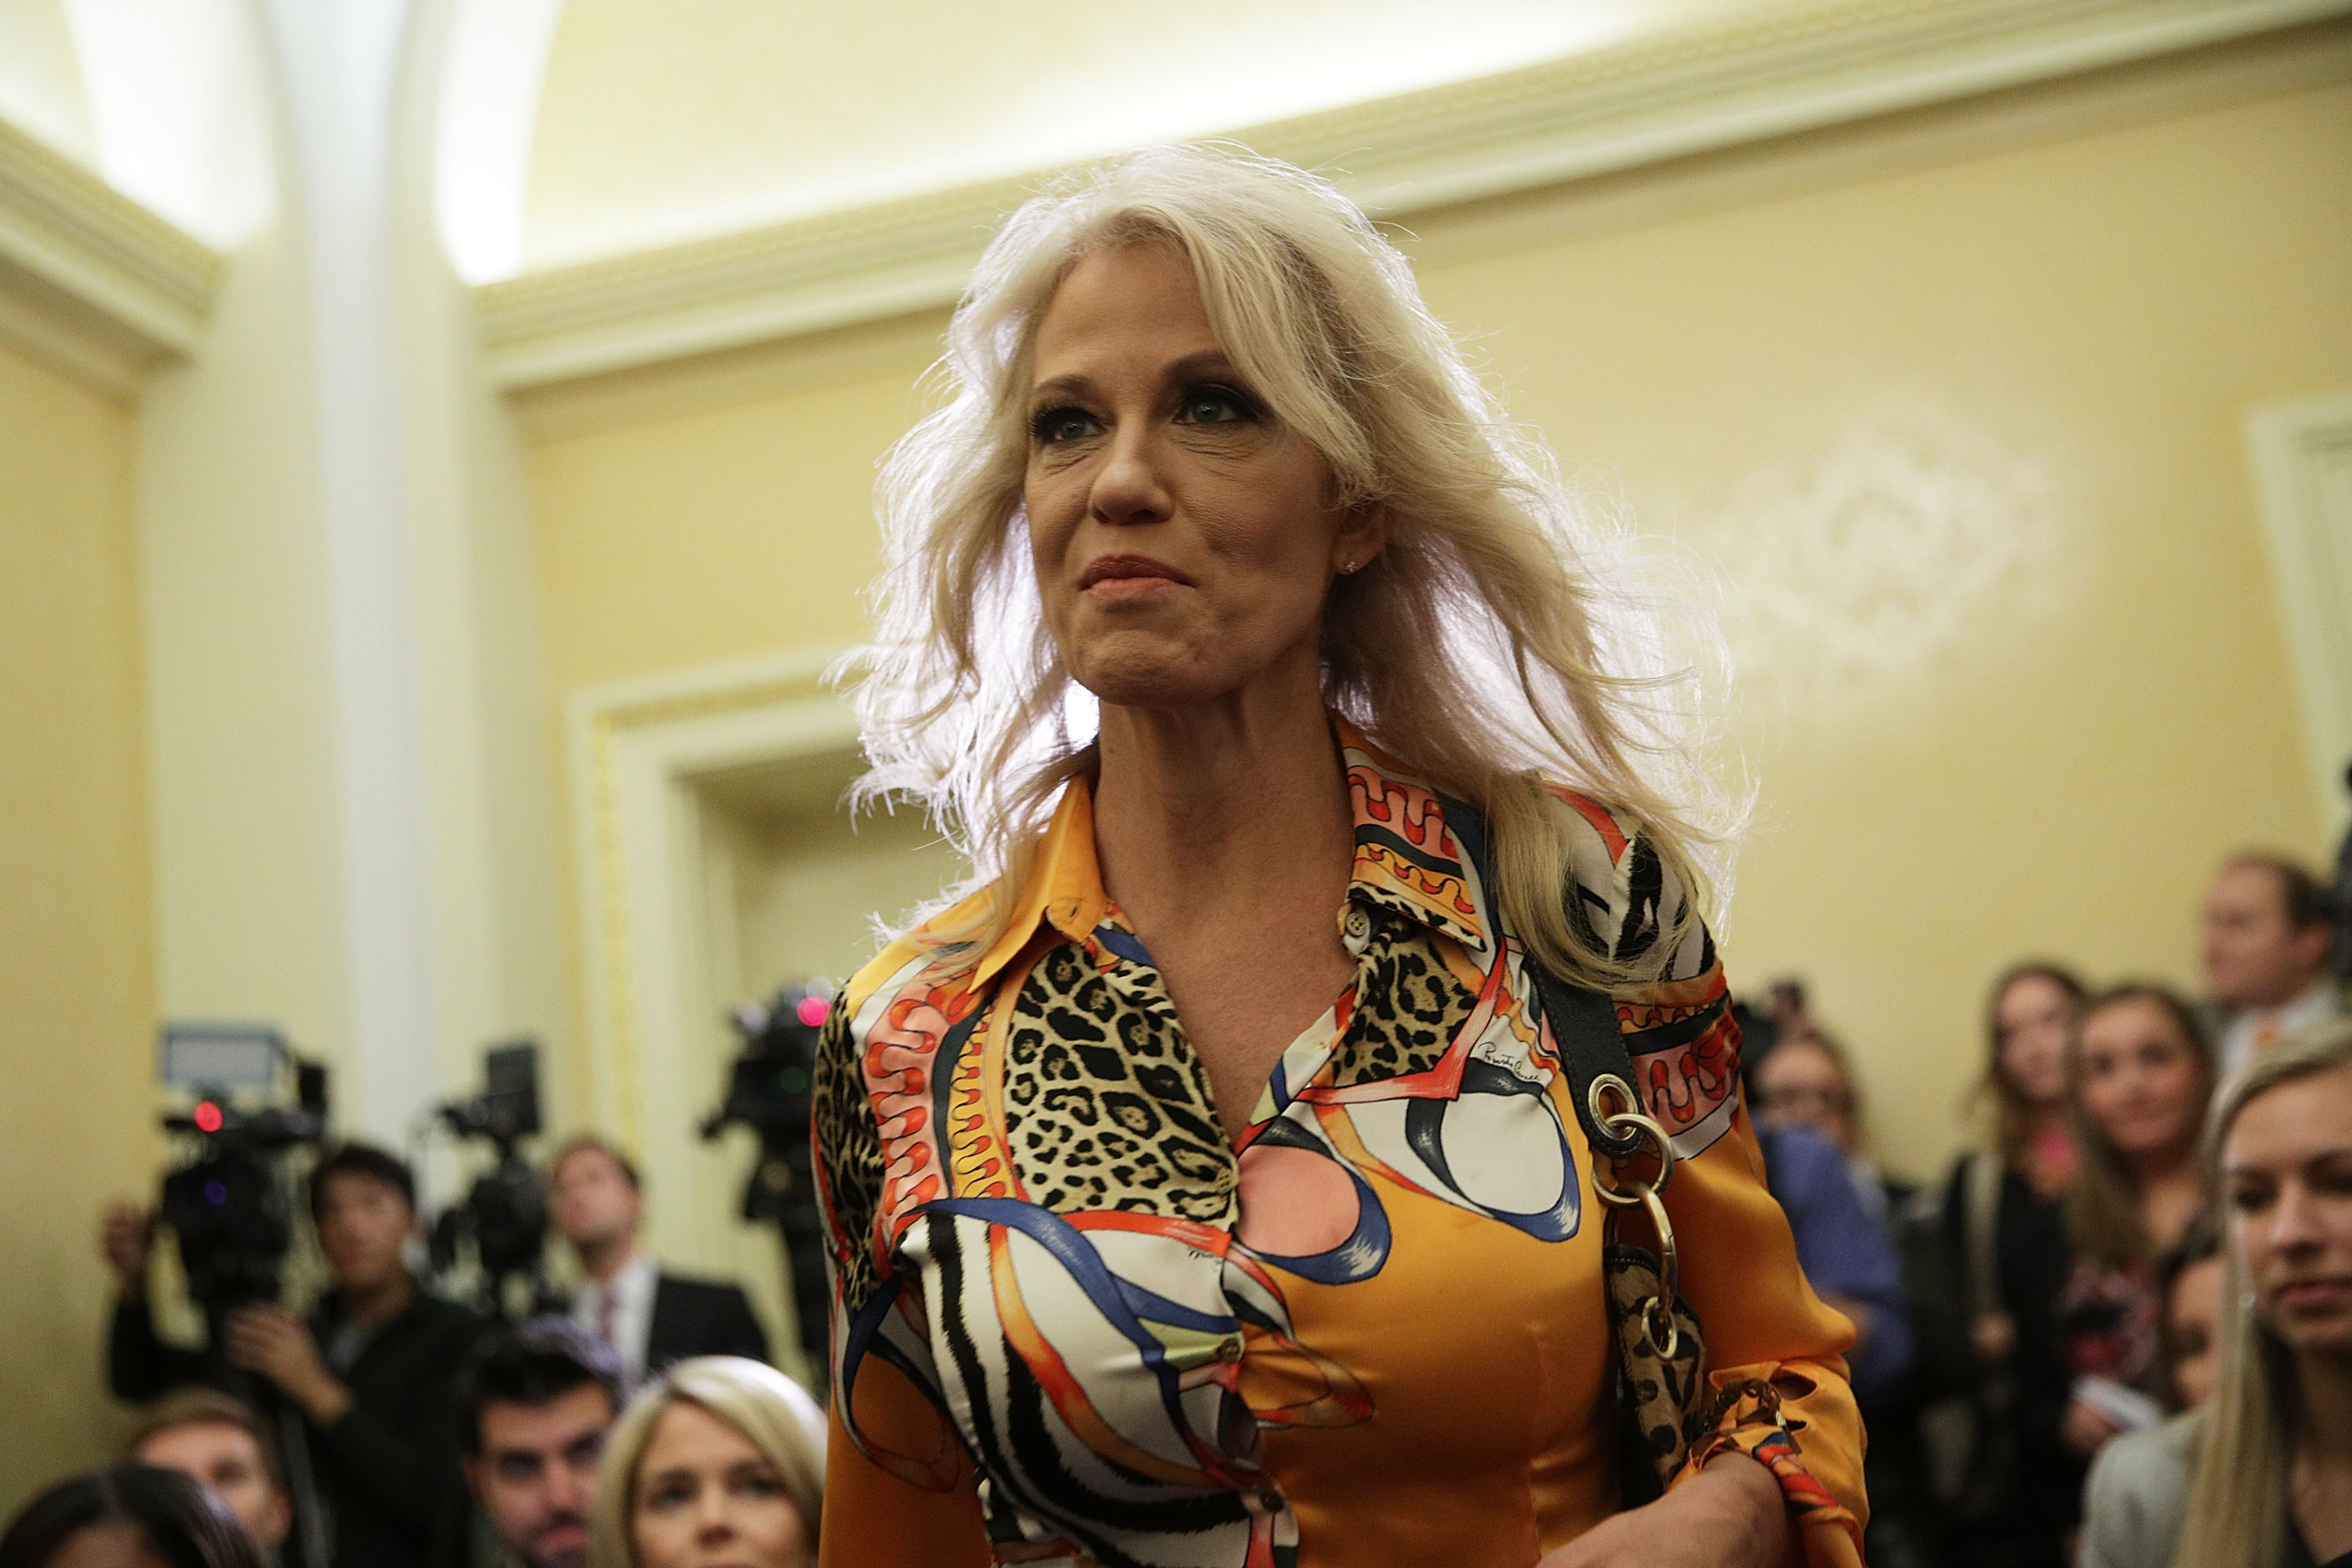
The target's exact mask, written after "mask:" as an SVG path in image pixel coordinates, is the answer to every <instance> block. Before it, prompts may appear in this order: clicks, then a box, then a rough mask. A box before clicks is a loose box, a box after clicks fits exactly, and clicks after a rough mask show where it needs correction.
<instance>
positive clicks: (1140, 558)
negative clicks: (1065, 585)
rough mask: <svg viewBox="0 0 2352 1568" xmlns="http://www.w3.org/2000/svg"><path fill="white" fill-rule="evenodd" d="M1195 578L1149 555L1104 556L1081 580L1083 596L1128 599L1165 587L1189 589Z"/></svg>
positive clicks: (1079, 580)
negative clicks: (1085, 594)
mask: <svg viewBox="0 0 2352 1568" xmlns="http://www.w3.org/2000/svg"><path fill="white" fill-rule="evenodd" d="M1191 584H1192V579H1191V578H1190V577H1187V576H1185V575H1184V574H1183V573H1181V572H1179V571H1178V570H1176V568H1175V567H1173V566H1171V565H1169V564H1168V563H1166V562H1164V561H1154V560H1153V559H1152V558H1151V557H1150V556H1149V555H1102V556H1097V557H1096V558H1095V559H1094V560H1093V561H1090V562H1088V563H1087V569H1086V571H1085V573H1084V574H1082V575H1081V576H1080V577H1079V578H1078V588H1079V590H1080V591H1081V592H1083V593H1088V594H1092V595H1095V596H1096V597H1097V598H1103V599H1129V598H1134V597H1136V596H1137V595H1143V594H1151V593H1157V592H1159V591H1160V590H1161V589H1164V588H1177V587H1188V586H1190V585H1191Z"/></svg>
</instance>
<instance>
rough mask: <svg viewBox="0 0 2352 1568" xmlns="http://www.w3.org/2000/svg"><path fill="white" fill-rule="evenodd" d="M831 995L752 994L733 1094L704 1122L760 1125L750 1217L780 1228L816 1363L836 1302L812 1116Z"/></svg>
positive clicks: (739, 1021) (799, 987)
mask: <svg viewBox="0 0 2352 1568" xmlns="http://www.w3.org/2000/svg"><path fill="white" fill-rule="evenodd" d="M832 1005H833V1004H832V997H831V995H830V994H829V993H828V992H827V991H826V989H825V988H824V987H823V986H819V985H809V984H793V985H786V986H784V987H783V988H782V990H780V991H778V992H777V993H776V994H775V996H774V998H773V999H772V1001H770V1002H769V1003H768V1004H767V1005H765V1006H761V1005H758V1004H756V1003H747V1004H745V1005H742V1006H740V1007H738V1008H736V1009H735V1016H734V1023H735V1030H736V1033H737V1034H739V1035H740V1036H741V1037H742V1040H743V1052H742V1054H741V1055H740V1056H739V1057H737V1058H735V1062H734V1065H733V1066H732V1067H731V1068H730V1069H729V1072H728V1079H727V1098H726V1100H725V1101H724V1102H723V1103H722V1104H721V1105H720V1106H719V1109H718V1110H715V1111H713V1112H711V1113H710V1115H709V1116H708V1117H705V1118H704V1119H703V1122H702V1136H703V1137H704V1139H705V1140H709V1139H713V1138H716V1137H718V1136H719V1133H720V1132H721V1131H724V1130H725V1129H727V1128H728V1127H730V1126H735V1125H741V1126H745V1127H749V1128H751V1131H754V1132H756V1133H758V1134H759V1138H760V1158H759V1161H758V1163H756V1164H754V1165H753V1166H752V1167H751V1178H750V1180H748V1181H747V1182H745V1184H744V1185H743V1203H742V1208H741V1213H742V1215H743V1217H744V1218H745V1219H747V1220H753V1221H761V1222H767V1223H772V1224H773V1225H774V1226H776V1228H777V1230H778V1232H779V1233H780V1234H781V1236H782V1239H783V1244H784V1259H785V1273H786V1276H787V1279H786V1283H787V1284H788V1285H789V1286H790V1287H791V1289H792V1294H793V1309H794V1311H795V1312H796V1314H797V1315H798V1317H799V1319H800V1340H801V1348H802V1349H803V1351H805V1352H807V1356H808V1364H809V1365H810V1366H811V1367H812V1368H823V1367H824V1366H825V1365H826V1364H827V1362H828V1351H827V1348H826V1343H825V1337H826V1322H827V1315H828V1313H829V1311H830V1310H831V1305H830V1301H829V1300H828V1298H827V1294H826V1289H825V1278H824V1218H823V1216H822V1215H820V1214H819V1213H818V1210H817V1203H816V1176H815V1159H814V1151H813V1149H812V1146H811V1142H810V1123H811V1119H812V1116H813V1114H814V1109H815V1099H814V1087H815V1076H816V1047H817V1040H818V1037H820V1036H821V1035H822V1034H823V1032H824V1024H825V1020H826V1018H827V1017H828V1016H830V1014H831V1011H832Z"/></svg>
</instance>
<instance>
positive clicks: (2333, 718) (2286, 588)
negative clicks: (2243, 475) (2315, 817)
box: [2246, 392, 2352, 841]
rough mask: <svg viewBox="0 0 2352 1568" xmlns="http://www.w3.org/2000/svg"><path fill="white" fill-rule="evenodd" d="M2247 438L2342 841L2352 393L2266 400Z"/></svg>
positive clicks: (2351, 724)
mask: <svg viewBox="0 0 2352 1568" xmlns="http://www.w3.org/2000/svg"><path fill="white" fill-rule="evenodd" d="M2246 441H2247V445H2248V447H2249V448H2250V449H2251V454H2252V461H2253V469H2254V492H2255V495H2256V497H2257V498H2258V499H2259V500H2260V502H2261V507H2262V515H2263V531H2264V532H2265V533H2266V534H2267V535H2268V536H2269V539H2270V552H2271V569H2272V571H2273V574H2274V575H2275V579H2276V582H2277V584H2278V596H2279V605H2280V608H2281V610H2282V611H2283V612H2284V618H2285V626H2286V636H2287V642H2288V645H2289V647H2290V649H2291V651H2292V653H2293V656H2294V659H2293V662H2294V679H2295V689H2296V691H2297V694H2298V695H2299V697H2300V698H2301V700H2302V705H2303V732H2304V742H2305V748H2306V749H2307V751H2308V752H2309V755H2310V766H2311V776H2312V781H2313V783H2314V784H2315V786H2316V788H2317V789H2318V792H2319V799H2320V811H2321V816H2320V820H2321V821H2322V822H2323V823H2325V824H2326V826H2327V832H2328V837H2329V838H2330V840H2331V841H2332V840H2334V839H2335V838H2336V837H2339V836H2340V835H2341V834H2342V833H2343V832H2344V830H2345V827H2346V825H2347V821H2352V797H2347V795H2346V793H2345V787H2344V770H2345V767H2346V765H2347V763H2352V392H2339V393H2336V394H2333V395H2329V396H2326V397H2312V398H2304V399H2300V400H2298V401H2296V402H2293V403H2284V404H2276V405H2272V406H2270V407H2267V408H2260V409H2256V410H2255V411H2254V412H2253V413H2252V414H2251V415H2249V416H2247V419H2246Z"/></svg>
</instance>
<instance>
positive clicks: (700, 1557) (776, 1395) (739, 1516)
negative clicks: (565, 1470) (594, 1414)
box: [595, 1356, 825, 1568]
mask: <svg viewBox="0 0 2352 1568" xmlns="http://www.w3.org/2000/svg"><path fill="white" fill-rule="evenodd" d="M824 1440H825V1417H824V1412H823V1411H822V1410H820V1409H819V1408H818V1407H817V1404H816V1402H815V1401H814V1400H813V1399H811V1398H810V1397H809V1396H808V1394H807V1393H806V1392H805V1391H804V1390H803V1389H802V1387H801V1386H800V1384H796V1383H794V1382H793V1380H792V1379H790V1378H788V1377H786V1376H785V1375H784V1374H783V1373H780V1372H778V1371H776V1370H775V1369H774V1368H773V1367H771V1366H767V1365H764V1364H762V1363H759V1362H755V1361H749V1360H746V1359H744V1358H742V1357H740V1356H700V1357H697V1358H695V1359H693V1360H690V1361H683V1362H680V1363H677V1365H675V1366H673V1367H671V1368H670V1369H669V1371H668V1372H667V1373H663V1374H662V1376H661V1377H660V1378H658V1379H657V1380H656V1381H655V1382H654V1383H653V1384H651V1385H649V1386H648V1387H647V1388H646V1390H645V1391H644V1392H643V1393H641V1394H638V1395H637V1397H636V1399H635V1401H633V1402H632V1403H631V1404H630V1405H629V1408H628V1411H627V1413H626V1414H625V1415H623V1416H622V1417H621V1421H620V1424H619V1425H618V1426H615V1427H614V1429H613V1432H612V1436H611V1437H610V1438H609V1439H608V1441H607V1443H606V1447H605V1452H604V1468H603V1469H602V1471H601V1472H600V1473H599V1476H598V1479H597V1496H596V1508H595V1540H596V1554H595V1564H596V1568H705V1565H706V1564H709V1563H719V1562H725V1563H730V1564H736V1565H740V1568H808V1565H809V1564H811V1563H814V1562H815V1561H816V1543H817V1534H818V1530H819V1527H820V1525H821V1524H822V1522H823V1518H824Z"/></svg>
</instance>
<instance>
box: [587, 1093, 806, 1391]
mask: <svg viewBox="0 0 2352 1568" xmlns="http://www.w3.org/2000/svg"><path fill="white" fill-rule="evenodd" d="M547 1187H548V1211H549V1214H550V1215H551V1217H552V1218H553V1219H554V1221H555V1228H556V1230H557V1231H558V1232H560V1233H561V1234H562V1237H563V1239H564V1240H566V1241H568V1242H570V1243H571V1244H572V1251H573V1252H574V1253H576V1254H577V1255H578V1256H579V1258H580V1273H581V1286H580V1290H579V1293H578V1294H577V1295H575V1296H574V1297H573V1298H572V1321H573V1322H575V1323H577V1324H579V1325H580V1326H581V1327H582V1328H583V1329H585V1330H587V1331H589V1332H590V1333H592V1334H594V1335H595V1336H596V1337H597V1338H599V1339H601V1340H603V1341H604V1342H605V1343H606V1344H608V1345H610V1346H612V1347H613V1352H614V1354H615V1355H616V1356H618V1357H619V1358H620V1362H621V1368H622V1371H623V1373H625V1375H626V1377H627V1379H628V1382H629V1384H630V1385H631V1386H633V1387H634V1386H635V1384H639V1383H641V1382H643V1381H644V1380H645V1379H646V1378H648V1377H652V1376H655V1375H657V1374H658V1373H660V1372H661V1371H662V1370H663V1369H664V1368H666V1367H667V1366H668V1365H669V1364H670V1363H672V1362H676V1361H683V1360H685V1359H686V1358H687V1357H688V1356H698V1355H740V1356H750V1357H751V1359H752V1360H754V1361H766V1360H767V1359H768V1336H767V1332H766V1331H764V1330H763V1329H761V1327H760V1321H759V1319H757V1318H755V1317H753V1316H752V1315H751V1301H750V1300H748V1299H746V1298H745V1296H744V1294H743V1291H742V1289H741V1287H740V1286H735V1285H728V1284H721V1283H719V1282H718V1281H715V1280H701V1279H683V1278H681V1277H679V1276H677V1275H675V1274H670V1273H667V1272H665V1271H663V1270H662V1268H660V1267H659V1266H658V1265H657V1264H656V1263H655V1262H654V1260H653V1259H652V1258H649V1257H647V1256H646V1254H645V1252H644V1251H643V1250H642V1249H641V1248H640V1247H638V1245H637V1229H638V1226H639V1225H640V1223H641V1222H642V1221H643V1219H644V1217H645V1184H644V1183H643V1182H642V1181H641V1180H640V1179H639V1177H638V1175H637V1168H636V1166H635V1163H632V1162H631V1161H630V1159H629V1157H628V1156H627V1155H625V1154H624V1153H622V1152H621V1151H620V1150H618V1149H616V1148H614V1146H613V1145H612V1144H611V1143H608V1142H605V1141H604V1139H602V1138H598V1137H596V1136H594V1135H593V1134H589V1135H585V1136H583V1137H579V1138H574V1139H572V1141H571V1142H568V1143H566V1144H564V1145H563V1147H562V1148H561V1149H559V1150H558V1151H556V1155H555V1163H553V1164H551V1165H550V1166H549V1167H548V1173H547Z"/></svg>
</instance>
